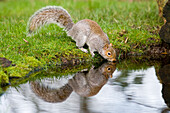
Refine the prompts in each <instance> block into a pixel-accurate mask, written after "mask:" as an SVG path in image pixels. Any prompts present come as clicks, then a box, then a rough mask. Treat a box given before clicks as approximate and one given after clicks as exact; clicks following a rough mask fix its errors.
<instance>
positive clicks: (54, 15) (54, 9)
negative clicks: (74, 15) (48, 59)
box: [27, 6, 74, 35]
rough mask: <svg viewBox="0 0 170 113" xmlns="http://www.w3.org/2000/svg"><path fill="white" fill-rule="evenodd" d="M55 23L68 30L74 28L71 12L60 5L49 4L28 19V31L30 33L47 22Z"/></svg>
mask: <svg viewBox="0 0 170 113" xmlns="http://www.w3.org/2000/svg"><path fill="white" fill-rule="evenodd" d="M50 23H54V24H57V25H58V26H60V27H62V28H64V29H65V30H66V31H68V30H69V29H71V28H72V26H73V24H74V23H73V21H72V19H71V16H70V15H69V13H68V12H67V11H66V10H65V9H64V8H62V7H59V6H47V7H44V8H42V9H39V10H38V11H37V12H35V13H34V14H33V15H32V16H31V17H30V19H29V21H28V27H27V28H28V32H29V34H28V35H30V34H31V33H32V32H34V31H36V30H37V29H38V28H40V27H42V26H43V25H45V24H50Z"/></svg>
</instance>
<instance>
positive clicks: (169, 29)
mask: <svg viewBox="0 0 170 113" xmlns="http://www.w3.org/2000/svg"><path fill="white" fill-rule="evenodd" d="M163 16H164V17H165V19H166V23H165V24H164V25H163V26H162V28H161V30H160V32H159V35H160V37H161V39H162V40H163V41H164V42H166V43H169V44H170V0H168V2H167V3H166V5H165V7H164V9H163Z"/></svg>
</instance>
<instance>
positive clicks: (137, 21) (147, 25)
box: [0, 0, 163, 80]
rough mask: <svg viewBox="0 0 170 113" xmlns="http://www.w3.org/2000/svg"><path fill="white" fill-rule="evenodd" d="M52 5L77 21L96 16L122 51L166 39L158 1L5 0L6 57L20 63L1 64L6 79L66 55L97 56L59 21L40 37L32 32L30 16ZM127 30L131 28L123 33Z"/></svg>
mask: <svg viewBox="0 0 170 113" xmlns="http://www.w3.org/2000/svg"><path fill="white" fill-rule="evenodd" d="M47 5H57V6H62V7H63V8H65V9H66V10H67V11H68V12H69V13H70V15H71V16H72V19H73V21H74V22H75V23H76V22H78V21H79V20H81V19H86V18H88V19H91V20H94V21H96V22H97V23H98V24H99V25H100V26H101V28H102V29H103V31H104V32H105V33H107V34H108V36H109V39H110V42H111V43H113V45H114V47H115V48H117V49H119V50H120V51H121V52H127V53H128V52H136V53H143V52H144V50H145V49H147V48H148V47H149V46H150V45H157V44H160V43H161V41H160V39H159V36H158V28H159V27H160V26H161V25H162V24H163V23H162V21H161V20H160V18H159V17H158V8H157V4H156V0H149V1H142V0H141V1H139V2H132V3H130V2H128V1H119V0H105V1H103V0H4V1H0V57H5V58H7V59H9V60H11V61H13V64H16V66H14V67H9V68H0V70H1V71H0V73H1V75H3V76H1V75H0V77H1V78H2V80H3V79H5V80H7V79H6V78H5V77H4V76H5V75H7V76H17V77H20V76H24V75H25V74H26V73H28V72H29V71H30V70H31V69H32V68H35V67H38V66H43V65H45V64H47V63H51V64H55V63H60V62H61V59H60V56H63V57H66V58H67V59H71V58H72V57H77V58H84V59H87V60H88V61H91V60H92V58H91V55H90V54H87V53H83V52H82V51H80V50H79V49H77V47H76V45H75V42H74V41H72V39H71V38H70V37H67V35H66V33H65V32H64V31H63V30H62V29H61V28H59V27H58V26H57V25H52V24H51V25H49V26H45V27H44V28H42V29H41V30H39V33H37V34H35V35H34V36H32V37H26V34H27V32H26V26H27V21H28V20H29V17H30V16H31V15H32V14H33V13H34V12H35V11H37V10H38V9H40V8H42V7H45V6H47ZM122 31H126V32H125V33H123V36H120V32H122ZM127 37H128V39H127ZM23 39H25V40H27V41H28V42H29V43H26V42H25V41H24V40H23ZM126 39H127V42H126V43H125V40H126ZM55 55H56V56H58V57H59V58H56V57H55ZM70 56H71V57H70Z"/></svg>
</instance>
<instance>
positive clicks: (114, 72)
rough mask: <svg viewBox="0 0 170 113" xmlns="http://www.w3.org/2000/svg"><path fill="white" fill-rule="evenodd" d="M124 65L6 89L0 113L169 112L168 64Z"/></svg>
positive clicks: (84, 70) (93, 68) (108, 64)
mask: <svg viewBox="0 0 170 113" xmlns="http://www.w3.org/2000/svg"><path fill="white" fill-rule="evenodd" d="M124 65H126V64H125V63H123V65H122V64H120V65H119V64H117V66H116V65H115V64H110V63H104V64H102V65H101V66H99V67H97V68H96V67H94V66H92V67H91V68H90V69H83V70H81V71H79V72H77V73H74V74H71V75H68V76H65V77H60V78H57V77H56V76H53V77H50V78H47V77H44V78H42V79H37V80H33V81H28V82H27V83H25V84H20V85H19V86H17V87H10V88H8V89H7V91H6V92H5V93H4V94H3V95H2V96H1V97H0V113H170V109H169V108H168V105H169V103H170V78H169V76H168V75H170V72H169V69H170V68H169V67H170V65H169V64H166V65H162V64H158V65H150V66H147V67H145V68H143V67H141V68H139V69H136V68H134V69H133V68H132V67H131V68H124V67H123V66H124ZM133 65H135V64H133ZM135 67H136V66H135ZM160 82H161V83H160Z"/></svg>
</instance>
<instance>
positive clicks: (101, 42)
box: [27, 6, 116, 62]
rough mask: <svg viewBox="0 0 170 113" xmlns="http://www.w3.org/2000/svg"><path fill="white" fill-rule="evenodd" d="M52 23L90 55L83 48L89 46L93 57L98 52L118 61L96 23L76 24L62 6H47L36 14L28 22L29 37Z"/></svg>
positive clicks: (83, 21)
mask: <svg viewBox="0 0 170 113" xmlns="http://www.w3.org/2000/svg"><path fill="white" fill-rule="evenodd" d="M50 23H54V24H57V25H58V26H60V27H61V28H64V30H65V31H66V33H67V36H70V37H71V38H72V39H73V40H74V41H75V42H76V46H77V47H78V48H79V49H80V50H82V51H83V52H86V53H88V50H87V49H85V48H83V46H84V45H85V44H87V45H88V47H89V51H90V53H91V55H92V57H94V56H95V54H94V52H95V51H97V52H98V53H99V54H100V55H101V56H102V57H104V59H107V60H108V61H113V62H115V61H116V51H115V49H113V47H112V46H113V45H112V43H110V42H109V38H108V36H107V34H106V33H104V32H103V30H102V29H101V27H100V26H99V25H98V24H97V23H96V22H94V21H92V20H89V19H83V20H80V21H78V22H77V23H75V24H74V23H73V21H72V19H71V16H70V14H69V13H68V12H67V10H65V9H64V8H62V7H60V6H46V7H44V8H41V9H39V10H38V11H37V12H35V13H34V14H33V15H32V16H31V17H30V19H29V21H28V26H27V28H28V36H31V34H32V33H33V32H35V31H36V30H37V29H38V28H40V27H42V26H43V25H45V24H50Z"/></svg>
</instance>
